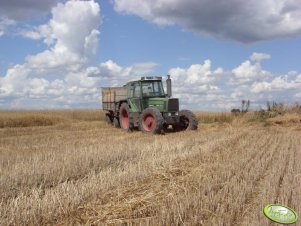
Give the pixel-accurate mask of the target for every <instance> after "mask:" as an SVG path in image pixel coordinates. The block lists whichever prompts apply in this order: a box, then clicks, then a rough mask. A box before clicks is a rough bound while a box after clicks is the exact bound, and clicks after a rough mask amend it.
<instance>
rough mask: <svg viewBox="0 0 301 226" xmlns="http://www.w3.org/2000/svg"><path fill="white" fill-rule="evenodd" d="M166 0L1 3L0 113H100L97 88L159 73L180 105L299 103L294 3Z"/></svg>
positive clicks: (300, 25)
mask: <svg viewBox="0 0 301 226" xmlns="http://www.w3.org/2000/svg"><path fill="white" fill-rule="evenodd" d="M150 2H151V3H150ZM170 2H171V1H167V0H155V1H147V0H141V1H138V2H137V1H134V0H112V1H105V0H99V1H59V0H57V1H53V0H46V1H38V0H28V1H26V3H25V4H24V2H23V3H22V1H21V0H16V1H14V2H13V3H0V108H1V109H15V108H17V109H19V108H42V109H44V108H74V107H76V108H85V107H89V108H99V107H100V101H99V98H100V88H99V87H101V86H111V85H112V86H118V85H123V84H124V83H125V82H126V81H128V80H132V79H137V78H139V77H140V76H142V75H163V76H164V75H166V74H171V76H172V79H173V86H174V87H173V94H174V96H175V97H178V98H180V103H181V107H183V108H190V109H193V110H203V111H229V110H230V109H231V108H233V107H239V105H240V101H241V100H242V99H250V101H251V106H252V107H253V108H254V109H256V108H259V107H264V105H265V102H266V101H278V102H290V103H295V102H299V103H300V101H299V100H300V98H301V74H300V72H301V65H300V61H299V56H300V55H301V36H300V34H301V7H300V6H299V4H298V0H295V1H294V0H290V1H282V0H278V1H273V2H271V1H268V0H264V1H261V2H259V1H255V0H253V1H250V2H249V3H244V2H243V1H242V2H241V3H239V2H238V1H234V0H230V1H228V2H227V3H225V2H223V1H209V0H202V1H196V0H187V1H185V2H184V1H180V0H175V1H174V2H173V3H172V5H170V4H171V3H170Z"/></svg>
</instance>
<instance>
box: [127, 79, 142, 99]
mask: <svg viewBox="0 0 301 226" xmlns="http://www.w3.org/2000/svg"><path fill="white" fill-rule="evenodd" d="M129 97H140V84H139V83H138V82H135V83H132V84H131V86H130V93H129Z"/></svg>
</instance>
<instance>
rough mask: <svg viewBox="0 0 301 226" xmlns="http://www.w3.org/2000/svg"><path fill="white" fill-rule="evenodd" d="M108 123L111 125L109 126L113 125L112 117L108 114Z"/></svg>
mask: <svg viewBox="0 0 301 226" xmlns="http://www.w3.org/2000/svg"><path fill="white" fill-rule="evenodd" d="M106 122H107V123H108V124H109V125H112V122H113V121H112V118H111V117H110V115H108V114H106Z"/></svg>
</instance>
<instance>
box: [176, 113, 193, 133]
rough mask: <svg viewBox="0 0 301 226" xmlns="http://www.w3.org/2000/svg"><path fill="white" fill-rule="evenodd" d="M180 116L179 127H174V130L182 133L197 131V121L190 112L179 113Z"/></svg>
mask: <svg viewBox="0 0 301 226" xmlns="http://www.w3.org/2000/svg"><path fill="white" fill-rule="evenodd" d="M179 116H180V125H177V126H176V130H179V131H184V130H197V128H198V120H197V118H196V116H195V114H193V113H192V112H191V111H189V110H182V111H180V112H179Z"/></svg>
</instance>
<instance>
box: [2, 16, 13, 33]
mask: <svg viewBox="0 0 301 226" xmlns="http://www.w3.org/2000/svg"><path fill="white" fill-rule="evenodd" d="M15 23H16V22H15V21H14V20H11V19H8V18H6V17H1V15H0V37H1V36H3V35H4V34H5V32H6V30H7V29H8V27H10V26H12V25H15Z"/></svg>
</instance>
